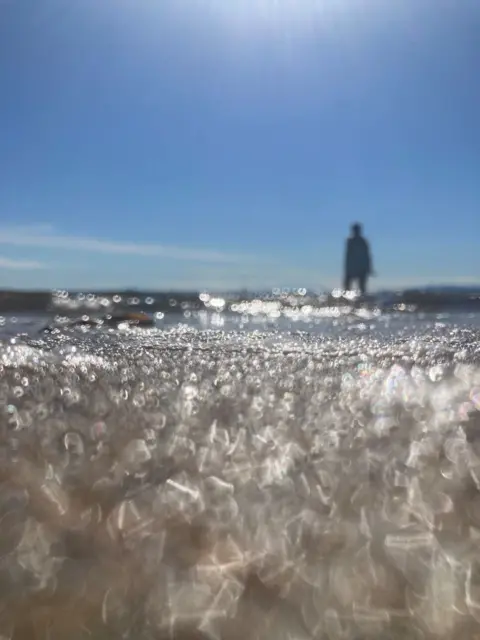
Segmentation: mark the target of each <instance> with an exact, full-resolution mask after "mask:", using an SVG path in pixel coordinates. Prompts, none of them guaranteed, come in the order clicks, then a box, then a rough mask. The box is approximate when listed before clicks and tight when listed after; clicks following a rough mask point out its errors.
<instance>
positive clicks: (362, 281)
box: [358, 274, 368, 296]
mask: <svg viewBox="0 0 480 640" xmlns="http://www.w3.org/2000/svg"><path fill="white" fill-rule="evenodd" d="M367 278H368V276H367V275H366V274H362V275H361V276H360V277H359V278H358V283H359V285H360V293H361V294H362V296H364V295H365V294H366V293H367Z"/></svg>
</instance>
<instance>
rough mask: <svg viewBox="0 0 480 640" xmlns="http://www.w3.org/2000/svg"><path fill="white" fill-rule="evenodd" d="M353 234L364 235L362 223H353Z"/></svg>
mask: <svg viewBox="0 0 480 640" xmlns="http://www.w3.org/2000/svg"><path fill="white" fill-rule="evenodd" d="M352 235H353V236H361V235H362V225H361V224H359V223H358V222H355V224H352Z"/></svg>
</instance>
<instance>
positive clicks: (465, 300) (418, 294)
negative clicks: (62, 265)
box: [0, 287, 480, 313]
mask: <svg viewBox="0 0 480 640" xmlns="http://www.w3.org/2000/svg"><path fill="white" fill-rule="evenodd" d="M200 295H201V294H200V292H196V291H191V292H186V291H141V290H132V289H126V290H123V291H112V290H110V291H108V290H99V291H92V292H90V293H89V294H83V293H81V292H78V291H71V292H69V293H68V297H64V298H63V299H62V298H58V297H55V294H54V293H52V291H45V290H44V291H41V290H37V291H36V290H16V289H10V290H8V289H5V290H0V313H55V312H57V313H61V312H62V309H63V310H65V311H67V310H68V311H69V312H70V313H74V312H75V311H76V310H78V312H79V313H80V312H82V313H83V312H84V310H85V309H90V310H91V312H92V313H93V312H102V311H103V312H106V311H108V310H110V309H112V308H113V309H118V308H120V307H122V308H124V307H126V306H128V307H130V308H131V307H136V308H142V309H145V310H149V311H152V312H159V311H162V312H182V311H184V310H186V309H188V310H192V311H194V310H201V309H205V304H204V302H202V300H201V299H200ZM211 295H212V297H213V296H216V295H218V296H220V295H222V296H223V297H224V298H225V300H226V302H227V303H229V302H232V303H233V302H235V301H239V300H253V299H256V298H258V299H262V300H266V299H268V300H272V299H273V300H278V301H279V302H281V304H282V306H287V307H297V306H299V307H300V306H302V305H306V304H308V305H312V306H314V307H325V306H340V305H345V304H350V303H349V302H348V301H347V300H345V299H344V298H343V297H338V295H332V294H331V293H330V294H323V295H319V294H313V293H308V292H307V293H303V294H302V295H300V294H297V295H295V294H294V293H293V292H292V293H283V294H280V295H272V293H267V292H263V293H259V292H247V291H243V292H232V293H230V294H214V293H212V294H211ZM371 300H372V301H374V302H376V303H377V304H381V305H382V307H383V308H389V307H392V308H393V307H399V306H400V307H401V306H402V305H406V306H408V307H416V308H417V309H418V310H419V311H422V310H424V311H441V310H443V309H446V310H450V309H459V310H465V311H470V310H471V311H480V287H471V289H469V288H468V287H445V288H440V287H425V288H418V289H408V290H404V291H402V292H382V293H374V294H372V298H371ZM72 301H74V302H75V304H73V305H71V302H72ZM69 305H70V306H69Z"/></svg>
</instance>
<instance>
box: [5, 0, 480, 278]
mask: <svg viewBox="0 0 480 640" xmlns="http://www.w3.org/2000/svg"><path fill="white" fill-rule="evenodd" d="M479 32H480V3H479V2H478V0H458V2H452V1H451V0H421V1H419V0H388V1H387V0H382V1H380V0H228V1H227V0H141V1H139V0H1V1H0V87H1V94H0V141H1V142H0V167H1V170H0V280H1V282H0V287H1V286H18V287H35V288H36V287H53V288H56V287H59V288H83V289H94V288H99V287H123V286H138V287H146V288H155V289H156V288H159V289H160V288H175V287H179V288H196V287H210V288H230V287H237V286H249V287H260V286H261V287H263V286H266V287H270V286H307V287H319V286H322V285H323V286H327V287H333V286H336V285H337V284H339V283H340V280H341V267H342V253H343V243H344V240H345V237H346V236H347V235H348V230H349V226H350V223H351V222H353V221H356V220H360V221H361V222H363V223H364V226H365V234H366V236H367V237H368V238H369V239H370V241H371V243H372V248H373V254H374V262H375V267H376V271H377V272H378V277H377V278H376V280H375V283H374V286H375V287H385V286H402V285H406V286H411V285H416V284H423V283H439V282H446V283H472V282H474V283H478V284H480V251H479V250H478V239H479V236H480V215H479V208H480V207H479V205H480V127H479V114H480V82H479V80H478V73H479V69H480V38H479V37H478V33H479Z"/></svg>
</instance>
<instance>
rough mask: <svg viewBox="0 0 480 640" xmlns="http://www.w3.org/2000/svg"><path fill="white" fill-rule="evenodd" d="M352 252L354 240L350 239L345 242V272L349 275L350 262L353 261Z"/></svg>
mask: <svg viewBox="0 0 480 640" xmlns="http://www.w3.org/2000/svg"><path fill="white" fill-rule="evenodd" d="M351 252H352V239H351V238H348V239H347V241H346V242H345V260H344V264H343V267H344V272H345V274H347V273H348V272H349V270H350V260H351Z"/></svg>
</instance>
